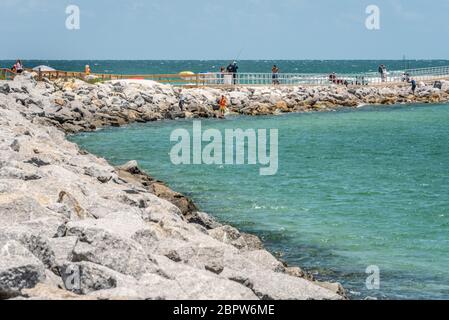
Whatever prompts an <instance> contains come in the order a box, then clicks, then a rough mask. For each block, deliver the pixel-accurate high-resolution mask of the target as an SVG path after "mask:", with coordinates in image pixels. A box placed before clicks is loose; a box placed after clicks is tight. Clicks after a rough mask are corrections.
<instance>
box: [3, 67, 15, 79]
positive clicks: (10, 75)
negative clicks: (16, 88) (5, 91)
mask: <svg viewBox="0 0 449 320" xmlns="http://www.w3.org/2000/svg"><path fill="white" fill-rule="evenodd" d="M16 75H17V73H15V72H13V71H12V70H10V69H0V80H13V79H14V77H15V76H16Z"/></svg>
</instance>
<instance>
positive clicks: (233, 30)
mask: <svg viewBox="0 0 449 320" xmlns="http://www.w3.org/2000/svg"><path fill="white" fill-rule="evenodd" d="M68 5H77V6H78V7H79V8H80V11H81V14H80V19H81V20H80V29H79V30H68V29H67V28H66V19H67V14H66V8H67V6H68ZM369 5H377V6H378V7H379V8H380V30H374V31H373V30H368V29H367V28H366V26H365V20H366V18H367V17H368V15H367V14H366V12H365V10H366V8H367V6H369ZM0 12H1V13H2V17H1V18H0V30H2V31H3V32H2V34H3V44H2V45H1V46H0V59H9V58H10V59H13V58H16V57H21V58H23V59H31V58H36V59H37V58H39V59H233V58H236V56H237V55H238V54H239V52H240V51H242V54H241V57H240V58H241V59H402V56H403V55H406V56H407V57H408V58H411V59H413V58H416V59H422V58H424V59H431V58H435V59H449V43H448V40H447V35H448V34H449V22H448V21H449V19H448V18H449V0H433V1H424V0H338V1H335V0H188V1H187V0H126V1H123V0H121V1H119V0H71V1H66V0H0ZM5 40H6V43H5Z"/></svg>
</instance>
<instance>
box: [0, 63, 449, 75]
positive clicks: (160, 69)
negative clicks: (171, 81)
mask: <svg viewBox="0 0 449 320" xmlns="http://www.w3.org/2000/svg"><path fill="white" fill-rule="evenodd" d="M14 63H15V61H12V60H9V61H8V60H0V66H1V67H4V68H10V67H11V66H12V65H13V64H14ZM23 63H24V64H25V66H26V67H31V68H32V67H35V66H38V65H48V66H51V67H53V68H55V69H57V70H64V71H84V66H85V65H86V64H89V65H90V66H91V68H92V72H95V73H113V74H165V73H168V74H177V73H179V72H181V71H185V70H188V71H193V72H212V71H215V72H218V71H219V70H220V67H221V66H227V65H228V64H229V63H230V61H223V60H142V61H120V60H118V61H115V60H71V61H67V60H59V61H57V60H52V61H48V60H24V61H23ZM382 63H383V64H385V65H386V66H387V67H388V69H389V70H403V69H407V68H409V69H410V68H427V67H439V66H447V65H449V61H448V60H406V61H404V60H382V61H378V60H279V61H272V60H243V61H239V66H240V69H239V72H271V67H272V66H273V64H277V65H278V66H279V67H280V69H281V72H284V73H330V72H337V73H358V72H377V68H378V66H379V65H380V64H382Z"/></svg>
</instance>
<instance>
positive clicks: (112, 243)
mask: <svg viewBox="0 0 449 320" xmlns="http://www.w3.org/2000/svg"><path fill="white" fill-rule="evenodd" d="M67 235H71V236H77V237H78V242H77V244H76V246H75V249H74V250H73V259H72V260H73V261H74V262H83V261H88V262H93V263H95V264H99V265H102V266H105V267H108V268H110V269H112V270H115V271H117V272H120V273H123V274H127V275H132V276H134V277H139V276H141V275H142V274H144V273H146V272H147V271H148V270H150V269H151V268H152V267H153V264H152V263H151V262H150V261H149V260H148V259H147V254H146V253H145V252H144V251H143V249H142V247H141V246H140V245H139V244H138V243H136V242H135V241H133V240H130V239H126V238H123V237H120V236H118V235H114V234H112V233H110V232H108V231H106V230H105V229H101V228H98V227H95V226H92V227H88V226H80V225H76V224H72V223H69V224H68V225H67ZM111 248H113V250H111Z"/></svg>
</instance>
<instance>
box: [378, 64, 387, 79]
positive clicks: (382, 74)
mask: <svg viewBox="0 0 449 320" xmlns="http://www.w3.org/2000/svg"><path fill="white" fill-rule="evenodd" d="M379 73H380V78H381V80H382V82H386V81H387V67H386V66H385V65H384V64H381V65H380V66H379Z"/></svg>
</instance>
